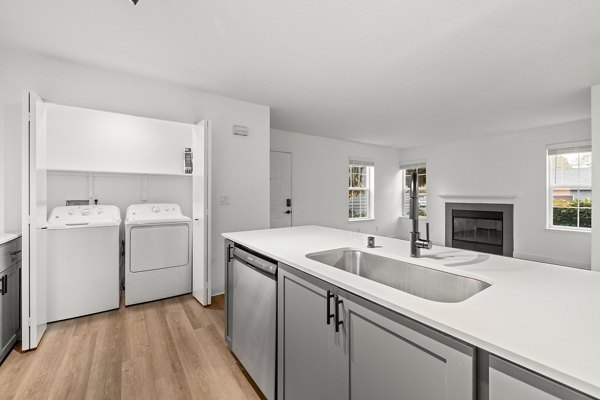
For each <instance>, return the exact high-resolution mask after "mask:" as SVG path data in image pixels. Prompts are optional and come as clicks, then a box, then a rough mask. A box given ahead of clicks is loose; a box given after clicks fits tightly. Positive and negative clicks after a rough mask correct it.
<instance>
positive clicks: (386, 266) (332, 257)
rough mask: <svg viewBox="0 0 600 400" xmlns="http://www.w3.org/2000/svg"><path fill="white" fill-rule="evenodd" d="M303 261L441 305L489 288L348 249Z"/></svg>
mask: <svg viewBox="0 0 600 400" xmlns="http://www.w3.org/2000/svg"><path fill="white" fill-rule="evenodd" d="M306 257H307V258H310V259H311V260H315V261H318V262H320V263H323V264H327V265H330V266H332V267H335V268H338V269H341V270H343V271H347V272H350V273H352V274H355V275H358V276H362V277H363V278H366V279H370V280H372V281H375V282H379V283H382V284H384V285H386V286H390V287H393V288H395V289H399V290H402V291H403V292H406V293H410V294H413V295H415V296H419V297H422V298H424V299H427V300H433V301H439V302H444V303H458V302H460V301H464V300H466V299H468V298H469V297H471V296H473V295H475V294H477V293H479V292H481V291H482V290H484V289H485V288H487V287H489V286H490V284H489V283H486V282H483V281H480V280H478V279H473V278H467V277H465V276H461V275H456V274H451V273H449V272H444V271H439V270H436V269H432V268H427V267H422V266H420V265H415V264H411V263H407V262H403V261H398V260H394V259H391V258H387V257H382V256H378V255H375V254H371V253H367V252H364V251H360V250H356V249H351V248H342V249H334V250H327V251H321V252H318V253H311V254H307V255H306Z"/></svg>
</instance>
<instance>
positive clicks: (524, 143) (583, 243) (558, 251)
mask: <svg viewBox="0 0 600 400" xmlns="http://www.w3.org/2000/svg"><path fill="white" fill-rule="evenodd" d="M589 139H590V121H582V122H575V123H569V124H561V125H555V126H549V127H544V128H538V129H532V130H528V131H521V132H514V133H510V134H503V135H498V136H493V137H489V138H478V139H471V140H464V141H457V142H451V143H443V144H437V145H432V146H424V147H417V148H412V149H405V150H402V151H400V161H403V162H404V161H411V160H421V159H426V160H427V190H428V196H427V197H428V199H427V201H428V204H427V206H428V218H429V222H430V226H431V235H432V239H433V241H434V243H437V244H443V243H444V241H445V239H444V236H445V231H444V226H445V201H446V200H444V199H443V198H441V197H440V195H448V194H450V195H452V194H455V195H456V194H460V195H479V196H486V195H487V196H498V195H513V194H514V195H518V196H519V197H518V198H516V199H515V200H514V207H515V208H514V240H515V242H514V245H515V246H514V256H515V257H518V258H525V259H531V260H537V261H544V262H551V263H558V264H563V265H569V266H574V267H580V268H590V262H591V255H590V246H591V237H590V236H591V235H590V233H582V232H565V231H557V230H549V229H546V146H547V145H548V144H552V143H564V142H571V141H581V140H589ZM448 201H450V202H461V201H460V200H448ZM498 202H500V203H501V202H502V201H498ZM596 215H597V214H596ZM409 222H410V221H408V220H403V221H402V223H401V224H400V226H401V227H400V231H399V236H401V237H406V238H408V232H409V231H410V227H409Z"/></svg>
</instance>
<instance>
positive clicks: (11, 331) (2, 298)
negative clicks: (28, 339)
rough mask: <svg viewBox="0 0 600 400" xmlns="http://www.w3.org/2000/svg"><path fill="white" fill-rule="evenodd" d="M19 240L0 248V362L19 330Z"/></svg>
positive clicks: (11, 345) (11, 346)
mask: <svg viewBox="0 0 600 400" xmlns="http://www.w3.org/2000/svg"><path fill="white" fill-rule="evenodd" d="M19 250H20V239H17V240H14V241H12V242H9V243H7V244H4V245H2V246H0V361H2V360H3V359H4V357H6V355H7V354H8V353H9V352H10V351H11V350H12V348H13V346H14V344H15V343H16V341H17V336H18V334H19V330H20V292H21V287H20V286H21V285H20V270H21V256H20V251H19Z"/></svg>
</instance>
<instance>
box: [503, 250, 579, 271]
mask: <svg viewBox="0 0 600 400" xmlns="http://www.w3.org/2000/svg"><path fill="white" fill-rule="evenodd" d="M513 258H520V259H522V260H529V261H537V262H543V263H547V264H554V265H560V266H562V267H571V268H579V269H590V268H591V265H590V264H586V263H580V262H575V261H573V260H562V259H559V258H554V257H548V256H540V255H536V254H526V253H514V254H513Z"/></svg>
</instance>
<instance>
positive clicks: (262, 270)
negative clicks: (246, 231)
mask: <svg viewBox="0 0 600 400" xmlns="http://www.w3.org/2000/svg"><path fill="white" fill-rule="evenodd" d="M226 256H227V260H228V262H227V272H226V274H227V276H226V282H227V296H226V301H227V330H226V340H227V342H228V344H229V345H230V348H231V351H232V352H233V353H234V354H235V355H236V357H237V358H238V360H239V361H240V362H241V363H242V365H243V366H244V368H245V369H246V371H247V372H248V374H249V375H250V376H251V377H252V379H253V380H254V382H256V385H257V386H258V387H259V388H260V390H261V391H262V392H263V394H264V395H265V397H266V398H267V399H269V400H274V399H275V379H276V376H277V358H276V357H277V354H276V350H277V263H276V262H275V261H274V260H269V259H268V258H265V257H263V256H261V255H259V254H256V253H253V252H252V251H250V250H248V249H244V248H240V247H238V246H237V245H233V243H231V242H229V243H226Z"/></svg>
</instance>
